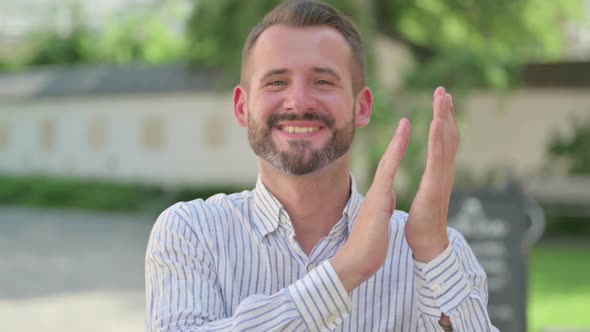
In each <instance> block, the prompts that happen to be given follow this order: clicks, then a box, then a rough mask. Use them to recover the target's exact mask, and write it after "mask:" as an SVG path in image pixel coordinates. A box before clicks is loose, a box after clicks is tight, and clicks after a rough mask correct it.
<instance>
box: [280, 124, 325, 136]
mask: <svg viewBox="0 0 590 332" xmlns="http://www.w3.org/2000/svg"><path fill="white" fill-rule="evenodd" d="M279 129H280V130H282V131H285V132H287V133H291V134H307V133H313V132H316V131H318V130H320V127H297V126H279Z"/></svg>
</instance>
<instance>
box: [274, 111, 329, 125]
mask: <svg viewBox="0 0 590 332" xmlns="http://www.w3.org/2000/svg"><path fill="white" fill-rule="evenodd" d="M281 121H316V122H320V123H322V124H323V125H324V126H326V127H328V128H332V127H333V126H334V122H335V121H334V118H333V117H332V116H331V115H329V114H326V113H319V112H307V113H303V114H301V115H299V114H295V113H275V114H273V115H271V116H270V117H269V118H268V121H267V125H268V127H269V128H272V127H274V126H276V125H277V124H278V123H279V122H281Z"/></svg>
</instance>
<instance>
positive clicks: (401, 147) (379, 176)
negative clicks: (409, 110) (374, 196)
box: [371, 118, 410, 192]
mask: <svg viewBox="0 0 590 332" xmlns="http://www.w3.org/2000/svg"><path fill="white" fill-rule="evenodd" d="M409 140H410V121H408V119H406V118H403V119H401V120H400V121H399V123H398V125H397V129H396V131H395V135H394V136H393V139H392V140H391V142H390V143H389V145H388V146H387V149H386V150H385V152H384V153H383V156H382V157H381V160H380V161H379V166H377V171H376V172H375V178H374V179H373V184H372V185H371V189H373V188H374V189H375V190H378V191H379V192H388V191H389V190H391V186H392V185H393V179H394V178H395V173H396V172H397V169H398V168H399V165H400V163H401V161H402V159H403V157H404V153H405V152H406V148H407V147H408V142H409Z"/></svg>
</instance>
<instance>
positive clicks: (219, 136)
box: [202, 114, 225, 148]
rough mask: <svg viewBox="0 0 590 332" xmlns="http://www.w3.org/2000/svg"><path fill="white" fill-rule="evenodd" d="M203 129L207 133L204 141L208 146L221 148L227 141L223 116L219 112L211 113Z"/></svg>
mask: <svg viewBox="0 0 590 332" xmlns="http://www.w3.org/2000/svg"><path fill="white" fill-rule="evenodd" d="M203 126H204V127H205V128H203V129H204V130H203V131H202V132H203V133H205V137H204V141H205V145H206V146H207V147H208V148H219V147H221V146H223V143H224V141H225V131H224V130H223V129H224V127H225V126H224V121H223V118H222V117H221V116H219V115H217V114H210V115H208V116H207V118H206V119H205V121H204V122H203Z"/></svg>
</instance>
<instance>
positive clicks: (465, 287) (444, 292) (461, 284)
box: [414, 243, 471, 318]
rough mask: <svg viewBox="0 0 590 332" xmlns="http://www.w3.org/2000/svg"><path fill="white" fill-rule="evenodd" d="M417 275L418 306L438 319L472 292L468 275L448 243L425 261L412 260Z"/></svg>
mask: <svg viewBox="0 0 590 332" xmlns="http://www.w3.org/2000/svg"><path fill="white" fill-rule="evenodd" d="M414 272H415V274H416V277H417V283H416V284H417V288H418V289H417V294H418V308H419V310H420V311H421V312H423V313H424V314H426V315H428V316H431V317H436V318H440V317H441V314H442V313H445V314H449V313H451V312H453V310H455V309H456V308H457V307H458V306H459V305H460V304H461V303H462V302H463V301H464V300H465V299H466V298H467V297H469V294H470V292H471V286H470V285H469V279H468V276H467V275H466V274H465V273H464V271H463V269H462V267H461V262H460V261H459V258H458V257H457V254H456V253H455V252H454V250H453V246H452V244H451V243H449V245H448V246H447V248H446V249H445V250H444V251H443V252H442V253H441V254H440V255H438V256H437V257H436V258H434V259H433V260H432V261H430V262H428V263H422V262H418V261H416V260H415V259H414Z"/></svg>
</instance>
